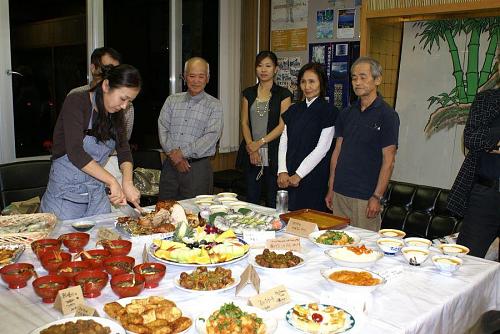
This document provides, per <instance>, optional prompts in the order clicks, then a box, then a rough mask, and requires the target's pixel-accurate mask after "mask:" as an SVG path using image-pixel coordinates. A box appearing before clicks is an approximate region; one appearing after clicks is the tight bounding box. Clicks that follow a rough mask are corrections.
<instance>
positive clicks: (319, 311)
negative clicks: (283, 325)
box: [286, 303, 356, 334]
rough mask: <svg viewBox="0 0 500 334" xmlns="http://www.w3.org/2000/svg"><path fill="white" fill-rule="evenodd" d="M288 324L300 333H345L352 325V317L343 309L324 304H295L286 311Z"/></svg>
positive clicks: (353, 321)
mask: <svg viewBox="0 0 500 334" xmlns="http://www.w3.org/2000/svg"><path fill="white" fill-rule="evenodd" d="M286 321H287V322H288V324H289V325H290V326H292V327H293V328H295V329H296V330H298V331H300V332H302V333H314V334H336V333H345V332H347V331H348V330H350V329H351V328H353V327H354V325H355V323H356V321H355V320H354V317H353V316H352V315H351V314H350V313H349V312H347V311H345V310H344V309H342V308H340V307H336V306H333V305H326V304H317V303H310V304H301V305H295V306H294V307H292V308H291V309H289V310H288V312H287V313H286Z"/></svg>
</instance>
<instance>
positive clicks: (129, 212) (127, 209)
mask: <svg viewBox="0 0 500 334" xmlns="http://www.w3.org/2000/svg"><path fill="white" fill-rule="evenodd" d="M105 189H106V194H108V195H109V194H111V189H109V187H105ZM118 209H119V210H120V211H121V212H122V213H123V214H124V215H126V216H127V217H130V218H134V219H136V218H139V217H141V214H140V213H139V212H137V211H136V210H134V208H132V207H131V206H130V205H128V204H125V205H119V206H118Z"/></svg>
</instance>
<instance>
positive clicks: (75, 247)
mask: <svg viewBox="0 0 500 334" xmlns="http://www.w3.org/2000/svg"><path fill="white" fill-rule="evenodd" d="M59 239H61V240H62V242H63V244H64V246H66V247H67V248H68V250H69V252H70V253H79V252H81V251H82V250H83V248H84V247H85V246H86V245H87V244H88V243H89V239H90V235H89V234H88V233H83V232H74V233H66V234H63V235H61V236H60V237H59Z"/></svg>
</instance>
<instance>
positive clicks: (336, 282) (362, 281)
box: [321, 267, 386, 293]
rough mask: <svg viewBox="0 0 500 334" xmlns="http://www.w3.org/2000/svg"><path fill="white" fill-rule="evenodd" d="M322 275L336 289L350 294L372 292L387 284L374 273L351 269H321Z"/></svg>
mask: <svg viewBox="0 0 500 334" xmlns="http://www.w3.org/2000/svg"><path fill="white" fill-rule="evenodd" d="M321 275H322V276H323V277H324V278H325V279H326V280H327V281H328V282H329V283H330V284H332V285H333V286H334V287H336V288H339V289H341V290H345V291H350V292H364V293H368V292H372V291H374V290H375V289H377V288H379V287H381V286H383V285H384V284H385V283H386V280H385V278H383V277H382V276H380V275H379V274H376V273H374V272H371V271H368V270H364V269H360V268H351V267H335V268H328V269H321Z"/></svg>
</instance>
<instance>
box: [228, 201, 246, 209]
mask: <svg viewBox="0 0 500 334" xmlns="http://www.w3.org/2000/svg"><path fill="white" fill-rule="evenodd" d="M226 205H227V206H229V207H230V208H231V209H233V210H234V211H238V210H239V209H243V208H247V207H248V203H247V202H242V201H234V202H228V203H227V204H226Z"/></svg>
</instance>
